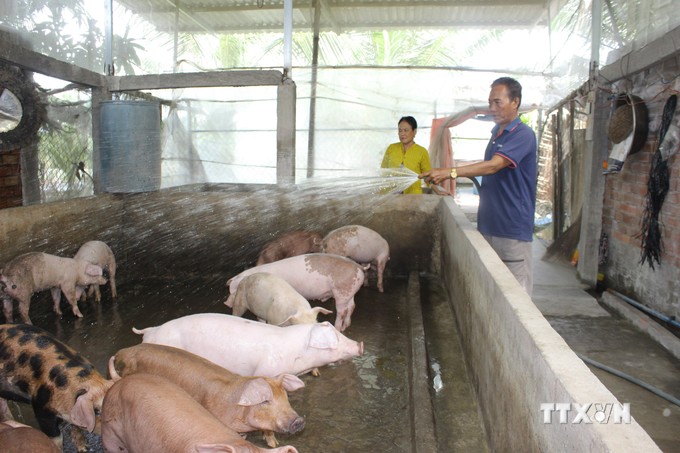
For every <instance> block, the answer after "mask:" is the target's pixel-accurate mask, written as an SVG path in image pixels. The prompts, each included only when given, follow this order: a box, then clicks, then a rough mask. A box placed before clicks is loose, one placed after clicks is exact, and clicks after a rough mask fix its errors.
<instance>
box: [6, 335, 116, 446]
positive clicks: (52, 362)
mask: <svg viewBox="0 0 680 453" xmlns="http://www.w3.org/2000/svg"><path fill="white" fill-rule="evenodd" d="M112 384H113V382H112V381H110V380H106V379H104V377H102V375H101V374H100V373H99V372H98V371H97V369H96V368H95V367H94V366H93V365H92V364H91V363H90V362H89V361H88V360H87V359H85V358H84V357H83V356H81V355H80V354H78V353H77V352H76V351H75V350H73V349H72V348H71V347H69V346H68V345H66V344H64V343H62V342H61V341H59V340H57V339H56V338H54V337H53V336H52V335H51V334H50V333H49V332H47V331H45V330H43V329H41V328H39V327H35V326H33V325H29V324H2V325H0V397H2V398H6V399H9V400H13V401H19V402H23V403H28V404H31V405H32V406H33V412H34V413H35V417H36V420H37V421H38V424H39V426H40V429H41V430H42V431H43V432H44V433H45V434H47V435H48V436H49V437H51V438H52V439H53V440H54V441H55V443H57V445H61V433H60V430H59V422H60V421H62V420H63V421H65V422H67V423H71V424H72V425H75V426H78V427H81V428H84V429H86V430H88V431H89V432H95V433H96V434H99V432H100V427H99V423H98V422H99V420H98V415H99V412H100V411H101V408H102V402H103V400H104V395H105V393H106V391H107V390H108V389H109V387H111V385H112Z"/></svg>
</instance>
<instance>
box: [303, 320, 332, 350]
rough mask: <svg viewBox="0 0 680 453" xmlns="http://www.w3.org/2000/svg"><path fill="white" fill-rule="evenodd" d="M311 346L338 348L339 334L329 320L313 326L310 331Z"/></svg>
mask: <svg viewBox="0 0 680 453" xmlns="http://www.w3.org/2000/svg"><path fill="white" fill-rule="evenodd" d="M309 347H311V348H316V349H337V348H338V336H337V335H336V334H335V329H334V328H333V326H331V324H330V323H329V322H328V321H324V322H321V323H318V324H314V326H312V330H311V331H310V333H309Z"/></svg>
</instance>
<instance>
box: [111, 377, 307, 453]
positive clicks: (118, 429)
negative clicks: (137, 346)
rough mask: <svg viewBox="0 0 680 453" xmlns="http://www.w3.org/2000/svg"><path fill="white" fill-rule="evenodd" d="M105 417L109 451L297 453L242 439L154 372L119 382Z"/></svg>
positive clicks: (116, 452)
mask: <svg viewBox="0 0 680 453" xmlns="http://www.w3.org/2000/svg"><path fill="white" fill-rule="evenodd" d="M101 418H102V444H103V445H104V449H105V450H106V451H107V452H108V453H120V452H130V453H135V452H140V453H156V452H158V453H187V452H199V453H203V452H205V453H208V452H219V451H222V452H232V453H264V452H273V453H297V449H295V447H292V446H285V447H279V448H274V449H266V448H259V447H258V446H256V445H255V444H253V443H250V442H248V441H246V440H244V439H243V438H241V436H240V435H239V434H238V433H237V432H236V431H233V430H231V429H230V428H228V427H227V426H225V425H224V424H222V423H221V422H220V421H219V420H217V419H216V418H215V417H214V416H213V415H212V414H211V413H210V412H208V410H207V409H205V408H204V407H203V406H201V405H200V404H199V403H198V402H197V401H196V400H195V399H193V398H192V397H191V395H189V394H188V393H187V392H186V391H184V390H183V389H182V388H181V387H179V386H177V385H175V384H173V383H172V382H170V381H169V380H167V379H165V378H163V377H161V376H156V375H153V374H146V373H138V374H131V375H128V376H125V377H123V378H122V379H120V380H118V381H116V383H115V384H113V386H112V387H111V389H110V390H109V391H108V393H107V394H106V397H105V399H104V407H103V410H102V417H101Z"/></svg>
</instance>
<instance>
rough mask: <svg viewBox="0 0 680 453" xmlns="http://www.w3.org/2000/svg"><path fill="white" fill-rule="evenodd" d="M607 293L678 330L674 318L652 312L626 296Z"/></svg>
mask: <svg viewBox="0 0 680 453" xmlns="http://www.w3.org/2000/svg"><path fill="white" fill-rule="evenodd" d="M607 291H609V292H610V293H612V294H614V295H615V296H617V297H620V298H621V300H623V301H624V302H628V303H629V304H631V305H632V306H634V307H637V308H639V309H640V310H642V311H644V312H645V313H647V314H649V315H652V316H654V317H655V318H657V319H660V320H662V321H664V322H667V323H668V324H671V325H672V326H673V327H679V328H680V322H678V321H676V320H675V318H672V317H670V316H666V315H664V314H662V313H659V312H658V311H655V310H652V309H651V308H649V307H645V306H644V305H642V304H641V303H640V302H637V301H635V300H633V299H631V298H630V297H628V296H624V295H623V294H621V293H620V292H618V291H614V290H613V289H608V290H607Z"/></svg>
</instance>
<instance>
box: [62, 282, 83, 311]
mask: <svg viewBox="0 0 680 453" xmlns="http://www.w3.org/2000/svg"><path fill="white" fill-rule="evenodd" d="M61 291H62V292H63V293H64V297H66V300H67V301H68V303H69V304H71V309H72V311H73V314H74V315H76V316H77V317H79V318H82V317H83V314H82V313H81V312H80V309H79V308H78V299H77V298H76V288H75V286H74V287H73V288H61Z"/></svg>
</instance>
